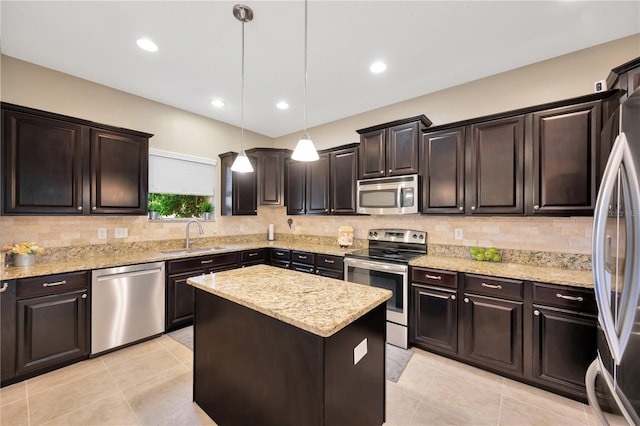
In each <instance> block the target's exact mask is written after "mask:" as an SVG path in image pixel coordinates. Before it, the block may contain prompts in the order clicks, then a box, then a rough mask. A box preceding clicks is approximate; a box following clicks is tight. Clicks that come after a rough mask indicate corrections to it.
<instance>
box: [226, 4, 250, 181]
mask: <svg viewBox="0 0 640 426" xmlns="http://www.w3.org/2000/svg"><path fill="white" fill-rule="evenodd" d="M233 16H235V17H236V19H237V20H238V21H240V22H242V77H241V84H240V154H238V156H237V157H236V159H235V160H234V161H233V164H232V165H231V171H233V172H240V173H249V172H252V171H253V166H252V165H251V161H249V157H247V154H246V153H245V152H244V24H245V22H251V21H252V20H253V10H251V8H250V7H249V6H245V5H243V4H236V5H235V6H233Z"/></svg>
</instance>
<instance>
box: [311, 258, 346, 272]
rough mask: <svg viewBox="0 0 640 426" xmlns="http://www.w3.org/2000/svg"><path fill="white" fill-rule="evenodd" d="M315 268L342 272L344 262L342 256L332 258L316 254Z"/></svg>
mask: <svg viewBox="0 0 640 426" xmlns="http://www.w3.org/2000/svg"><path fill="white" fill-rule="evenodd" d="M315 257H316V268H324V269H334V270H336V271H342V270H343V269H344V260H343V257H342V256H332V255H330V254H316V255H315Z"/></svg>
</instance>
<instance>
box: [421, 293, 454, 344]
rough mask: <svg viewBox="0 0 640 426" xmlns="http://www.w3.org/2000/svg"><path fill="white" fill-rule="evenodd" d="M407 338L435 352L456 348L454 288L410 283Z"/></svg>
mask: <svg viewBox="0 0 640 426" xmlns="http://www.w3.org/2000/svg"><path fill="white" fill-rule="evenodd" d="M411 291H412V293H413V294H412V297H413V299H412V300H413V327H410V330H411V331H410V333H411V340H412V341H413V342H416V343H420V344H421V345H424V346H426V347H428V348H430V349H433V350H435V351H437V352H439V353H441V352H445V353H450V354H456V353H457V352H458V301H457V297H456V293H457V292H456V290H445V289H440V288H435V287H429V286H422V285H416V284H413V285H412V286H411Z"/></svg>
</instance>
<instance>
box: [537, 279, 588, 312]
mask: <svg viewBox="0 0 640 426" xmlns="http://www.w3.org/2000/svg"><path fill="white" fill-rule="evenodd" d="M533 303H539V304H544V305H551V306H557V307H560V308H570V309H572V310H577V311H581V312H597V310H598V308H597V306H596V299H595V294H594V293H593V290H587V289H581V288H575V287H568V286H562V285H553V284H542V283H533Z"/></svg>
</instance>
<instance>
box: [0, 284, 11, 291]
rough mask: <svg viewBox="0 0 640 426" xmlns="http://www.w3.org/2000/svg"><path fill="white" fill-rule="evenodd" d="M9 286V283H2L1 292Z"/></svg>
mask: <svg viewBox="0 0 640 426" xmlns="http://www.w3.org/2000/svg"><path fill="white" fill-rule="evenodd" d="M8 288H9V283H2V288H0V293H4V292H5V291H7V289H8Z"/></svg>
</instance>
